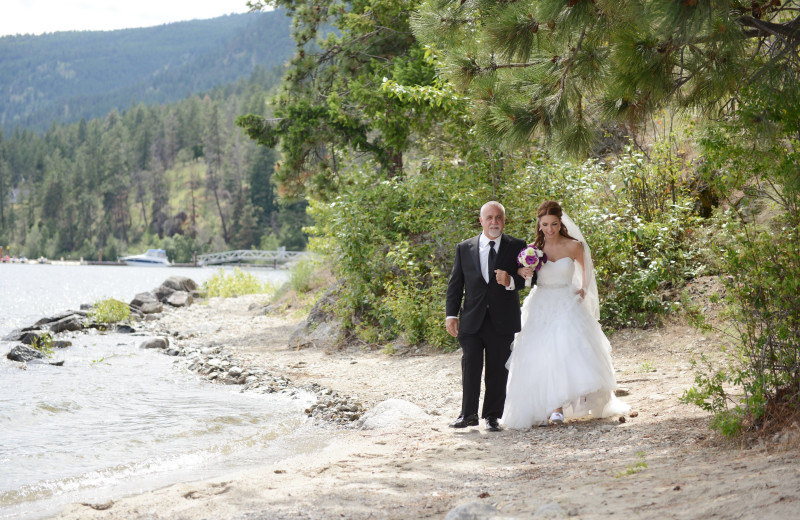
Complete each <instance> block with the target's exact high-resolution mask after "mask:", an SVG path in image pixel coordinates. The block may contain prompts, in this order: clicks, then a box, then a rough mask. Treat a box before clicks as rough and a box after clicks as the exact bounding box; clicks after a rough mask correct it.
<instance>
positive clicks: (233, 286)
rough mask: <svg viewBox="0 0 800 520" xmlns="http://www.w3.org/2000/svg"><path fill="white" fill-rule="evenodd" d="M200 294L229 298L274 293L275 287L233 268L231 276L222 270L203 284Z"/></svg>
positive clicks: (209, 296)
mask: <svg viewBox="0 0 800 520" xmlns="http://www.w3.org/2000/svg"><path fill="white" fill-rule="evenodd" d="M201 292H202V294H203V296H204V297H206V298H212V297H215V296H220V297H222V298H231V297H234V296H243V295H245V294H268V293H273V292H275V287H274V286H273V285H272V284H270V283H266V282H262V281H261V280H259V279H258V278H257V277H256V276H255V275H254V274H252V273H247V272H245V271H242V270H241V269H239V268H238V267H236V268H234V270H233V272H232V273H231V274H226V273H225V270H224V269H220V270H219V271H217V273H216V274H215V275H213V276H212V277H211V278H209V279H208V280H207V281H205V282H203V285H202V287H201Z"/></svg>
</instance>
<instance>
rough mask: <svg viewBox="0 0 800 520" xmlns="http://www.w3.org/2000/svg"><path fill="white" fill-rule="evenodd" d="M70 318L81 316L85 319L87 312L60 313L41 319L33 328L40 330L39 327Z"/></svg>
mask: <svg viewBox="0 0 800 520" xmlns="http://www.w3.org/2000/svg"><path fill="white" fill-rule="evenodd" d="M70 316H80V317H82V318H85V317H86V316H87V313H86V311H83V310H80V311H64V312H60V313H58V314H55V315H53V316H47V317H46V318H42V319H40V320H39V321H37V322H36V323H34V324H33V327H34V328H39V327H42V326H44V325H47V324H49V323H53V322H56V321H61V320H63V319H64V318H69V317H70Z"/></svg>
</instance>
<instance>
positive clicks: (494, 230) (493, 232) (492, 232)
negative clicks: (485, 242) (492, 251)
mask: <svg viewBox="0 0 800 520" xmlns="http://www.w3.org/2000/svg"><path fill="white" fill-rule="evenodd" d="M502 233H503V228H501V227H490V228H489V231H488V233H486V235H487V236H488V237H489V238H498V237H499V236H500V235H501V234H502Z"/></svg>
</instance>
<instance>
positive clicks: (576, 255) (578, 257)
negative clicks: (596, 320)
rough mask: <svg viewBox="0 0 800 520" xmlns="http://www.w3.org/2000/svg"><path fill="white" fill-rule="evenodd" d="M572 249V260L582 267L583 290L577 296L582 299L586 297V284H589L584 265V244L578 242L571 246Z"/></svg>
mask: <svg viewBox="0 0 800 520" xmlns="http://www.w3.org/2000/svg"><path fill="white" fill-rule="evenodd" d="M571 247H572V254H573V257H572V259H573V260H575V261H576V262H577V263H578V265H580V266H581V288H580V289H579V290H578V292H577V294H578V295H579V296H580V297H581V298H585V297H586V284H587V283H588V280H589V277H588V276H586V266H585V265H584V261H583V244H582V243H580V242H578V241H577V240H576V241H575V242H573V243H572V244H571Z"/></svg>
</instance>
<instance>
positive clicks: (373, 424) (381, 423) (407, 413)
mask: <svg viewBox="0 0 800 520" xmlns="http://www.w3.org/2000/svg"><path fill="white" fill-rule="evenodd" d="M429 419H430V416H429V415H428V414H427V413H425V412H424V411H423V410H422V408H420V407H419V406H417V405H415V404H414V403H410V402H408V401H405V400H403V399H388V400H386V401H383V402H381V403H378V405H377V406H376V407H375V408H373V409H372V410H369V411H367V412H366V413H365V414H364V415H363V416H362V417H361V420H360V425H361V427H362V428H364V429H367V430H378V429H383V428H395V427H398V426H403V425H405V424H406V423H408V421H425V420H429Z"/></svg>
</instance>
